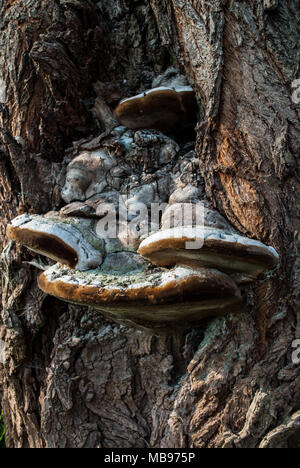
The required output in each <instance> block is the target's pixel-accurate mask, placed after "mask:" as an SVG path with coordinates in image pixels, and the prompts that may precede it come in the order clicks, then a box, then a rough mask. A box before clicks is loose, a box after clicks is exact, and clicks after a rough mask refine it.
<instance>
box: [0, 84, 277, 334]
mask: <svg viewBox="0 0 300 468" xmlns="http://www.w3.org/2000/svg"><path fill="white" fill-rule="evenodd" d="M156 84H157V85H158V86H159V89H154V90H151V91H149V92H146V93H144V94H142V95H139V96H137V97H135V98H130V99H128V100H125V101H123V103H121V104H120V106H119V107H118V108H117V111H116V115H117V116H118V119H119V121H121V122H122V123H123V124H126V126H127V127H130V128H129V129H128V128H126V127H124V126H122V127H115V128H114V129H113V130H112V131H110V132H107V133H106V135H105V136H104V137H103V138H102V139H99V141H98V142H97V143H95V142H94V141H92V142H88V143H86V144H83V147H82V148H81V147H80V146H79V147H76V148H75V149H74V151H73V159H72V160H71V162H70V163H69V165H68V167H67V173H66V181H65V185H64V187H62V190H61V195H62V199H63V200H64V201H65V202H66V203H67V205H66V206H64V207H63V208H62V209H61V210H60V212H58V213H56V212H51V213H48V214H46V215H44V216H41V215H31V214H25V215H22V216H20V217H18V218H16V219H15V220H14V221H13V222H12V224H11V225H10V226H9V227H8V230H7V232H8V236H9V237H10V238H11V239H13V240H15V241H16V242H19V243H20V244H22V245H24V246H26V247H28V248H29V249H31V250H33V251H34V252H36V253H38V254H41V255H45V256H46V257H48V258H50V259H52V260H54V261H56V262H58V263H57V264H56V265H54V266H53V265H49V268H48V269H46V271H44V272H43V273H42V274H41V276H40V278H39V286H40V288H41V289H42V290H43V291H44V292H45V293H47V294H50V295H53V296H56V297H58V298H59V299H62V300H65V301H68V302H72V303H76V304H82V305H86V306H91V307H94V308H97V309H99V310H100V311H102V312H103V314H104V315H106V316H107V317H108V318H110V319H113V320H115V321H117V322H120V323H125V324H133V325H135V326H138V327H141V328H146V329H152V330H165V331H170V330H172V329H174V328H179V329H186V328H189V327H193V326H195V325H196V324H197V323H198V322H199V321H200V320H202V319H203V318H204V317H209V316H218V315H224V314H226V313H229V312H232V311H236V310H238V309H239V308H240V307H241V303H242V299H241V293H240V290H239V286H238V284H240V283H242V282H249V281H253V280H255V279H256V278H257V277H258V276H259V275H260V274H261V273H263V271H265V270H268V269H272V268H274V267H275V266H276V265H277V263H278V255H277V253H276V251H275V250H274V249H273V248H272V247H267V246H265V245H264V244H262V243H261V242H258V241H255V240H252V239H248V238H246V237H244V236H242V235H240V234H239V233H237V232H236V231H235V230H234V228H233V227H232V226H231V225H230V224H229V223H228V222H227V221H226V219H224V218H223V217H222V216H221V215H220V214H219V213H218V212H217V211H216V210H214V209H213V208H212V206H211V204H210V202H209V201H208V200H207V199H206V197H205V191H204V188H203V187H204V183H203V179H202V178H201V176H200V174H199V169H198V164H199V162H198V158H197V155H196V153H195V151H194V150H193V146H194V145H193V142H191V143H182V144H181V145H180V144H178V142H175V141H174V139H172V138H170V137H168V136H166V135H164V134H163V133H161V132H160V131H156V130H148V129H145V127H152V128H157V129H159V130H162V129H164V131H169V130H170V129H171V128H174V127H176V126H177V125H179V122H181V123H180V125H181V124H182V123H183V124H185V123H186V120H185V119H186V117H187V114H188V113H189V111H188V109H189V108H190V107H189V106H190V105H192V106H194V104H193V103H192V102H193V101H194V96H193V91H192V90H191V89H187V87H186V83H185V81H184V80H181V81H180V82H179V84H178V82H173V81H172V80H171V81H168V82H161V81H159V80H158V81H157V82H156ZM178 86H181V87H182V86H183V88H179V87H178ZM174 87H175V89H173V88H174ZM162 109H165V110H164V112H165V113H161V110H162ZM141 110H142V111H143V112H141ZM137 128H142V130H138V131H133V130H132V129H137ZM95 146H96V147H95ZM89 148H90V149H89ZM199 202H201V203H202V206H203V219H202V221H199V218H198V217H197V207H198V205H199ZM187 205H188V206H189V207H191V208H192V209H191V213H190V214H191V216H190V218H189V223H188V224H185V226H184V230H182V220H183V218H182V216H181V215H182V211H181V210H182V207H183V206H187ZM154 206H155V207H158V209H157V210H156V212H155V216H153V212H152V210H153V207H154ZM184 219H185V218H184ZM110 222H112V223H113V229H110V228H109V227H108V230H107V231H106V226H107V225H109V223H110ZM112 233H115V234H114V235H112ZM195 241H196V243H195ZM193 243H194V244H193Z"/></svg>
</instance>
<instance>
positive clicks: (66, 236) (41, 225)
mask: <svg viewBox="0 0 300 468" xmlns="http://www.w3.org/2000/svg"><path fill="white" fill-rule="evenodd" d="M52 215H53V213H52ZM91 223H92V221H91V220H84V219H80V220H78V219H76V218H68V219H67V220H64V219H61V218H58V217H55V216H54V215H53V217H46V216H38V215H28V214H25V215H21V216H18V217H17V218H16V219H14V220H13V221H12V224H10V225H9V226H8V227H7V235H8V237H9V238H10V239H11V240H14V241H16V242H18V243H20V244H22V245H24V246H25V247H27V248H28V249H30V250H32V251H34V252H36V253H39V254H41V255H45V256H46V257H49V258H51V259H52V260H54V261H56V262H59V263H61V264H63V265H68V266H69V267H71V268H75V269H76V270H89V269H91V268H96V267H97V266H98V265H100V264H101V263H102V261H103V249H104V241H103V240H101V239H99V238H97V237H96V236H95V235H94V233H93V231H92V229H91Z"/></svg>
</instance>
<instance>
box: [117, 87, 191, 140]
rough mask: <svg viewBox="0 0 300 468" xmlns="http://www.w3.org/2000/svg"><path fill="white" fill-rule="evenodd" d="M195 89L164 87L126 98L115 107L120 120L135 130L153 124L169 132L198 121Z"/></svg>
mask: <svg viewBox="0 0 300 468" xmlns="http://www.w3.org/2000/svg"><path fill="white" fill-rule="evenodd" d="M196 108H197V105H196V99H195V93H194V91H193V89H192V88H191V87H188V86H187V87H184V86H182V87H176V88H167V87H160V88H155V89H151V90H149V91H146V92H145V93H143V94H139V95H137V96H134V97H131V98H128V99H124V100H123V101H121V102H120V104H119V105H118V107H117V108H116V110H115V116H116V119H117V120H118V122H119V123H120V124H122V125H124V126H126V127H128V128H131V129H132V130H139V129H143V128H152V129H154V130H160V131H163V132H166V133H171V132H172V131H176V130H177V131H178V129H182V128H184V127H186V126H188V125H192V124H193V122H195V114H196Z"/></svg>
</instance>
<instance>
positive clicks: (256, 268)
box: [138, 226, 279, 279]
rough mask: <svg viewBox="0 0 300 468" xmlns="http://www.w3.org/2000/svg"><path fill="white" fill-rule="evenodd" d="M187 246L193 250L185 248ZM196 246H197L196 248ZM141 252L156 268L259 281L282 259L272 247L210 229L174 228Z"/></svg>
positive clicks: (147, 241)
mask: <svg viewBox="0 0 300 468" xmlns="http://www.w3.org/2000/svg"><path fill="white" fill-rule="evenodd" d="M187 243H188V244H189V246H190V248H186V246H187ZM193 243H194V246H193ZM138 252H139V253H140V254H141V255H142V256H143V257H144V258H146V259H147V260H149V261H150V262H152V263H154V264H155V265H159V266H163V267H167V266H174V265H188V266H191V267H193V268H199V267H209V268H217V269H219V270H221V271H225V272H229V273H239V274H241V275H245V276H247V277H249V279H255V278H257V277H258V276H259V275H260V274H261V273H262V272H264V271H265V270H270V269H273V268H274V267H275V266H276V265H277V264H278V261H279V256H278V254H277V252H276V251H275V249H274V248H273V247H267V246H266V245H264V244H263V243H261V242H259V241H256V240H253V239H249V238H247V237H244V236H240V235H237V234H227V233H225V232H224V231H223V230H221V229H214V228H211V227H207V226H205V227H190V228H174V229H167V230H163V231H159V232H157V233H155V234H153V235H151V236H149V237H148V238H147V239H145V240H144V241H143V242H142V243H141V245H140V247H139V250H138Z"/></svg>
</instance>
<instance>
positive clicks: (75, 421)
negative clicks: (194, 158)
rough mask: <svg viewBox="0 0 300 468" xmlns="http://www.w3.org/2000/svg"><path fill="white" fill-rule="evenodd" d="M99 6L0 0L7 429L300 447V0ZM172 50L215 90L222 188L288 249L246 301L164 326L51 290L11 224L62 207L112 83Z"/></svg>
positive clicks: (205, 112)
mask: <svg viewBox="0 0 300 468" xmlns="http://www.w3.org/2000/svg"><path fill="white" fill-rule="evenodd" d="M253 3H255V5H253ZM279 3H280V4H279ZM99 5H100V8H99ZM99 5H98V6H97V5H96V3H95V2H93V1H82V0H57V1H55V2H46V1H45V0H34V1H33V0H22V1H19V2H17V1H13V0H11V1H9V0H2V1H0V25H1V26H0V45H1V47H0V64H1V65H0V83H3V82H4V83H5V94H6V99H5V103H4V102H2V103H1V104H0V106H1V113H0V120H1V127H2V128H1V135H0V138H1V145H0V152H1V159H0V203H1V213H2V222H1V244H2V247H3V253H2V257H1V274H2V288H1V293H2V314H1V332H0V339H2V340H4V341H5V344H6V361H5V364H4V365H2V364H0V381H1V389H2V407H3V409H4V413H5V422H6V424H7V425H8V436H9V440H8V446H9V447H112V448H115V447H176V448H178V447H210V448H212V447H242V448H248V447H249V448H253V447H299V440H300V433H299V407H300V394H299V383H300V381H299V367H297V366H296V365H294V364H293V363H292V359H291V354H292V351H293V349H292V342H293V340H295V339H297V338H298V339H299V338H300V327H299V284H300V278H299V271H300V270H299V232H300V226H299V208H298V207H299V201H300V193H299V138H300V123H299V106H297V105H296V104H294V103H293V102H292V98H291V96H292V92H293V91H292V87H291V84H292V81H293V80H294V79H296V78H299V69H298V68H299V42H300V24H299V2H298V1H296V0H288V1H282V2H270V1H268V2H266V1H263V0H260V1H258V2H248V1H246V0H244V1H239V2H236V1H233V0H228V1H221V0H215V1H213V2H212V1H209V2H207V1H204V0H200V1H184V0H151V1H150V2H146V1H143V0H141V1H140V0H139V1H127V0H123V1H121V0H117V1H115V2H110V1H106V0H103V1H102V2H101V4H99ZM174 63H176V64H177V65H178V66H179V67H180V68H181V70H182V71H184V72H185V73H186V75H187V77H188V78H189V81H190V83H191V85H192V86H193V87H194V89H195V90H196V93H197V97H198V100H199V104H200V103H201V109H202V111H201V113H200V115H199V123H198V127H197V151H198V154H199V161H200V165H199V170H200V171H201V172H202V174H203V177H204V180H205V184H206V192H207V195H208V196H209V198H210V199H211V200H212V201H213V203H214V205H215V206H216V207H217V209H218V210H219V211H220V212H221V213H222V214H224V215H225V216H226V217H227V219H228V220H230V221H231V223H232V224H233V225H234V226H235V227H236V228H237V229H239V230H240V231H241V232H243V233H245V234H246V235H248V236H249V237H253V238H257V239H259V240H261V241H263V242H266V243H268V244H272V245H274V247H275V248H277V250H278V251H279V253H280V256H281V266H280V269H279V270H278V271H276V272H274V273H272V274H271V275H267V276H266V278H265V279H264V280H260V281H258V282H256V283H255V284H254V285H251V286H250V287H247V288H245V290H244V295H245V308H244V310H242V311H241V313H239V314H232V315H229V316H228V317H226V318H222V319H215V320H208V321H205V322H204V323H203V325H202V326H201V327H200V328H199V329H195V330H192V331H191V332H189V333H187V334H185V335H182V336H180V335H178V336H175V335H174V336H168V337H165V336H154V335H151V334H146V333H144V332H141V331H137V330H134V329H131V328H125V327H122V326H118V325H116V324H114V323H109V322H107V321H105V320H104V318H103V317H102V316H101V315H100V314H99V313H98V312H95V311H93V310H87V309H85V308H80V307H75V306H70V305H67V304H64V303H62V302H60V301H57V300H54V299H53V298H50V297H45V296H44V295H43V294H42V293H41V292H40V291H39V290H38V288H37V285H36V277H37V270H36V268H34V267H33V266H32V265H31V264H30V262H31V261H32V259H33V257H32V255H31V254H30V253H28V252H27V251H26V250H23V249H20V248H16V247H15V246H12V245H11V244H7V239H6V237H5V225H6V224H7V223H8V222H9V220H11V219H12V218H13V217H15V216H16V215H17V214H19V213H22V212H24V211H28V210H29V211H31V212H36V213H45V212H46V211H48V210H50V209H54V208H58V207H60V206H61V205H60V204H61V201H60V198H59V195H58V194H59V187H60V186H61V183H62V180H63V177H64V170H65V152H66V150H67V148H68V147H70V145H71V143H72V141H74V140H80V139H82V138H87V137H93V136H97V135H99V134H100V133H101V131H103V130H104V129H103V128H102V127H101V122H100V123H99V121H98V120H97V119H96V118H95V115H94V113H93V112H92V111H91V110H92V109H93V106H94V102H95V99H96V96H97V93H98V95H99V96H100V99H103V100H104V101H105V102H106V104H107V105H108V106H110V107H111V108H113V107H114V105H115V104H116V102H117V101H118V100H119V99H120V98H122V97H126V96H129V95H133V94H134V93H136V92H138V91H140V90H143V89H145V88H147V87H150V85H151V81H152V79H153V78H154V77H155V76H156V75H157V74H159V73H160V72H162V71H163V70H164V69H165V68H166V67H167V66H168V65H170V64H174ZM96 82H100V84H99V83H98V85H97V86H96V87H95V86H94V85H95V83H96ZM1 86H2V85H1V84H0V87H1ZM2 92H3V89H1V93H2ZM1 93H0V95H1ZM100 120H101V119H100Z"/></svg>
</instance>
